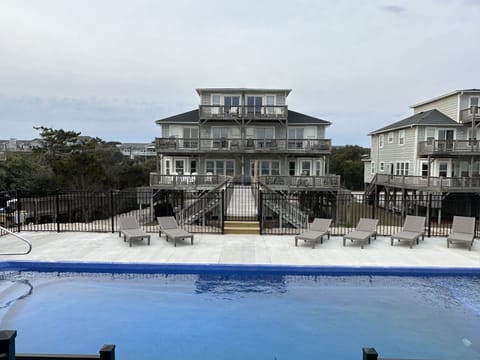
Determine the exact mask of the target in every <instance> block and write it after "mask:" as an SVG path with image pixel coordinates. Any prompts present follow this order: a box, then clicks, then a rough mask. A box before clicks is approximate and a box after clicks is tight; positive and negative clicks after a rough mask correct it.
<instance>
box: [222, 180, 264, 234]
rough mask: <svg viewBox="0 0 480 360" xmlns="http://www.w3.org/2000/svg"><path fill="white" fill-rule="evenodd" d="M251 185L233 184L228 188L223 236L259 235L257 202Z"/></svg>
mask: <svg viewBox="0 0 480 360" xmlns="http://www.w3.org/2000/svg"><path fill="white" fill-rule="evenodd" d="M254 190H255V187H252V186H251V185H238V184H235V185H233V187H231V188H230V191H231V196H229V197H228V206H227V209H226V210H227V211H226V215H227V216H226V219H225V222H224V226H223V230H224V233H225V234H244V235H247V234H249V235H252V234H260V222H259V221H257V201H256V199H255V196H254V193H253V191H254Z"/></svg>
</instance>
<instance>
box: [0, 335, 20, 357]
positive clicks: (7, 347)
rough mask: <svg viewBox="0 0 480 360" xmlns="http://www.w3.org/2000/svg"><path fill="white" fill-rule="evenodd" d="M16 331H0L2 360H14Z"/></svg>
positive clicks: (0, 354)
mask: <svg viewBox="0 0 480 360" xmlns="http://www.w3.org/2000/svg"><path fill="white" fill-rule="evenodd" d="M16 337H17V331H16V330H2V331H0V356H1V358H2V360H15V338H16Z"/></svg>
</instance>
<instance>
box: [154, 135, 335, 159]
mask: <svg viewBox="0 0 480 360" xmlns="http://www.w3.org/2000/svg"><path fill="white" fill-rule="evenodd" d="M155 143H156V148H157V153H159V154H171V155H173V154H205V153H231V152H235V153H253V152H255V153H258V152H263V153H285V152H288V153H290V154H303V153H305V154H307V153H308V154H316V155H326V154H330V153H331V150H332V141H331V140H330V139H289V140H286V139H238V138H202V139H192V138H176V137H173V136H172V137H169V138H156V139H155Z"/></svg>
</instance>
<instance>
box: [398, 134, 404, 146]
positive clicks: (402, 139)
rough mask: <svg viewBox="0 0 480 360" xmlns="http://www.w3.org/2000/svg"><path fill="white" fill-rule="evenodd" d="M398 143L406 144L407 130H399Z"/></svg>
mask: <svg viewBox="0 0 480 360" xmlns="http://www.w3.org/2000/svg"><path fill="white" fill-rule="evenodd" d="M398 144H399V145H404V144H405V130H400V131H399V132H398Z"/></svg>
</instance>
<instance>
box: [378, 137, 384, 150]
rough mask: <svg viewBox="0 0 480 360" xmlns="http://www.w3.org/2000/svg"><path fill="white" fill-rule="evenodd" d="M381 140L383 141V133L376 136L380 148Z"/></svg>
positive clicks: (381, 145) (381, 146)
mask: <svg viewBox="0 0 480 360" xmlns="http://www.w3.org/2000/svg"><path fill="white" fill-rule="evenodd" d="M383 142H384V135H383V134H380V135H379V136H378V147H379V148H380V149H381V148H383Z"/></svg>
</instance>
